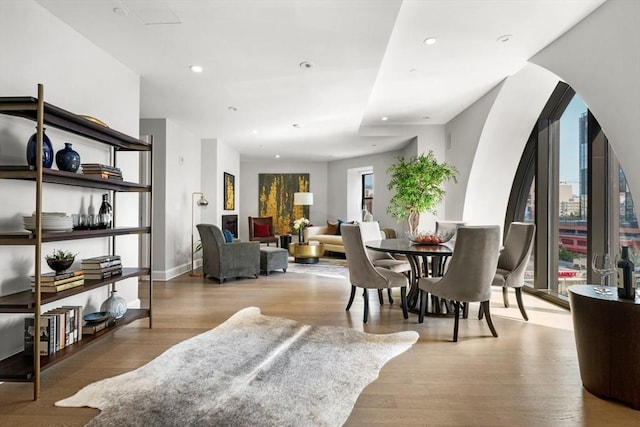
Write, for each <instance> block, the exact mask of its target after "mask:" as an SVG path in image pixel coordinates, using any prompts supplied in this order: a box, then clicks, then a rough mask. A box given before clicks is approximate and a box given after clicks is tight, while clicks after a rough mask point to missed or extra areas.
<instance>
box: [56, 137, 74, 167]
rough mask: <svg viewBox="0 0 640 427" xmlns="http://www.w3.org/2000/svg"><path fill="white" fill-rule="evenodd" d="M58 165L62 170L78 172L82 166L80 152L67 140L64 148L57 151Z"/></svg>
mask: <svg viewBox="0 0 640 427" xmlns="http://www.w3.org/2000/svg"><path fill="white" fill-rule="evenodd" d="M56 165H57V166H58V169H60V170H61V171H66V172H76V171H77V170H78V168H79V167H80V154H78V152H77V151H74V150H73V149H72V148H71V144H70V143H68V142H65V143H64V148H63V149H62V150H60V151H58V152H57V153H56Z"/></svg>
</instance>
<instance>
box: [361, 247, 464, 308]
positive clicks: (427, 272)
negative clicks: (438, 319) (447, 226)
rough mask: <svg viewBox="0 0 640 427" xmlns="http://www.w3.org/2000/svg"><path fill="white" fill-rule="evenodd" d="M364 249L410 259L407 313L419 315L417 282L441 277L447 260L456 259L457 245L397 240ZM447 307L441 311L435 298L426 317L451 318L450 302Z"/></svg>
mask: <svg viewBox="0 0 640 427" xmlns="http://www.w3.org/2000/svg"><path fill="white" fill-rule="evenodd" d="M365 247H366V248H367V249H371V250H372V251H378V252H387V253H390V254H392V255H404V256H405V257H406V258H407V260H408V261H409V264H410V265H411V274H410V276H409V290H408V292H407V309H408V310H409V311H411V312H413V313H417V312H418V310H419V305H418V303H419V301H418V297H419V296H420V288H419V287H418V281H419V280H420V278H421V277H429V276H432V277H438V276H442V275H443V274H444V269H445V266H446V263H447V260H448V259H449V257H450V256H451V255H453V248H454V245H453V243H452V242H447V243H441V244H431V245H425V244H418V243H414V242H412V241H411V240H409V239H407V238H395V239H380V240H370V241H366V242H365ZM429 261H431V262H429ZM444 303H445V310H441V305H440V301H439V300H438V298H437V297H433V296H432V300H431V304H430V305H429V309H428V312H427V314H451V310H450V309H449V307H448V305H447V302H444Z"/></svg>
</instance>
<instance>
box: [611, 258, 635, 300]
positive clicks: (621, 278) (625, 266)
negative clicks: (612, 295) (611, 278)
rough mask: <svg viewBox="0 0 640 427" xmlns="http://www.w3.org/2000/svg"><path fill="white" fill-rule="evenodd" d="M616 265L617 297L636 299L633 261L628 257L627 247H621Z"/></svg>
mask: <svg viewBox="0 0 640 427" xmlns="http://www.w3.org/2000/svg"><path fill="white" fill-rule="evenodd" d="M617 261H618V262H617V263H616V265H617V267H618V297H620V298H622V299H631V300H633V299H635V298H636V274H635V268H634V265H633V261H631V258H630V257H629V246H622V253H621V254H620V256H619V257H618V260H617Z"/></svg>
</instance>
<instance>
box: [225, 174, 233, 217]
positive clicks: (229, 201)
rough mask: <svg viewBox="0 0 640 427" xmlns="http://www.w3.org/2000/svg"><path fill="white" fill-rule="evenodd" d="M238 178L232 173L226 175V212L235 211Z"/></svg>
mask: <svg viewBox="0 0 640 427" xmlns="http://www.w3.org/2000/svg"><path fill="white" fill-rule="evenodd" d="M235 186H236V178H235V177H234V176H233V175H231V174H230V173H226V172H225V173H224V210H225V211H232V210H234V209H235V199H236V197H235V196H236V194H235V193H236V188H235Z"/></svg>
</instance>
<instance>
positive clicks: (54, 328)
mask: <svg viewBox="0 0 640 427" xmlns="http://www.w3.org/2000/svg"><path fill="white" fill-rule="evenodd" d="M34 325H35V321H34V318H33V317H26V318H25V319H24V354H25V356H33V348H34V341H35V340H36V339H39V341H40V356H49V355H52V354H54V353H55V352H57V351H60V350H62V349H63V348H65V347H68V346H70V345H71V344H73V343H76V342H78V341H80V340H81V339H82V306H79V305H67V306H62V307H58V308H56V309H53V310H49V311H47V312H46V313H44V314H42V315H41V316H40V331H39V332H38V334H36V331H35V327H34Z"/></svg>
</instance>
